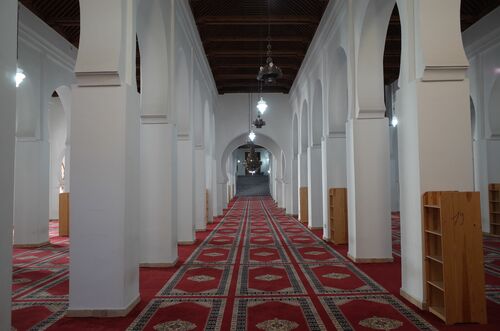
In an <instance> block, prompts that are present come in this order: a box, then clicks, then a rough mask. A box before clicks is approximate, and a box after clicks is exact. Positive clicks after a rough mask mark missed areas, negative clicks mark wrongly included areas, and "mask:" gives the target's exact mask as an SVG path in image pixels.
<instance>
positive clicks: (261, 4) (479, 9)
mask: <svg viewBox="0 0 500 331" xmlns="http://www.w3.org/2000/svg"><path fill="white" fill-rule="evenodd" d="M268 1H269V16H268V6H267V4H268ZM20 2H21V3H22V4H23V5H25V6H26V7H27V8H28V9H30V10H31V11H32V12H33V13H35V14H36V15H37V16H38V17H40V18H41V19H42V20H44V21H45V22H46V23H47V24H49V25H50V26H51V27H52V28H54V30H56V31H57V32H59V33H60V34H61V35H62V36H63V37H64V38H66V39H67V40H68V41H69V42H70V43H72V44H73V45H75V46H76V47H78V42H79V35H80V10H79V2H78V0H50V1H48V0H20ZM189 2H190V5H191V9H192V11H193V14H194V17H195V20H196V25H197V27H198V31H199V32H200V36H201V40H202V42H203V47H204V48H205V52H206V54H207V57H208V61H209V63H210V66H211V69H212V72H213V75H214V78H215V82H216V84H217V89H218V91H219V93H236V92H249V91H252V92H255V91H257V90H258V85H257V80H256V79H255V77H256V75H257V71H258V67H259V65H260V64H263V63H264V62H265V51H266V44H267V29H268V22H269V23H270V27H271V37H272V49H273V59H274V62H275V63H276V65H278V66H279V67H281V69H282V70H283V74H284V75H283V78H282V79H280V80H279V81H278V82H277V83H276V84H275V85H274V86H269V87H265V88H264V91H266V92H283V93H288V91H289V90H290V87H291V86H292V83H293V81H294V79H295V76H296V75H297V71H298V70H299V68H300V65H301V63H302V61H303V59H304V56H305V54H306V52H307V48H308V47H309V43H310V42H311V40H312V37H313V35H314V33H315V31H316V28H317V26H318V24H319V21H320V19H321V16H322V15H323V12H324V10H325V8H326V5H327V4H328V0H190V1H189ZM499 5H500V0H462V5H461V6H462V7H461V15H462V30H465V29H466V28H468V27H469V26H470V25H472V24H474V23H475V22H476V21H478V20H479V19H480V18H482V17H483V16H485V15H486V14H488V13H489V12H490V11H492V10H493V9H495V8H496V7H498V6H499ZM268 17H270V19H269V20H268ZM400 53H401V26H400V21H399V15H398V12H397V8H395V10H394V12H393V16H392V18H391V22H390V24H389V29H388V31H387V41H386V50H385V57H384V73H385V82H386V84H387V83H391V82H393V81H394V80H396V79H397V77H398V75H399V63H400ZM137 62H138V63H140V61H139V59H138V61H137Z"/></svg>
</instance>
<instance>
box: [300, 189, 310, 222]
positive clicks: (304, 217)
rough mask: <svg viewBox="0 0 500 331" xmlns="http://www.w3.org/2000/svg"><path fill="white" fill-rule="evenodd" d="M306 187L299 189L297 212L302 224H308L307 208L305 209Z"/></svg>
mask: <svg viewBox="0 0 500 331" xmlns="http://www.w3.org/2000/svg"><path fill="white" fill-rule="evenodd" d="M307 199H308V198H307V187H301V188H300V189H299V203H300V210H299V220H300V221H301V222H302V223H306V224H307V223H308V217H309V216H308V208H307V204H308V202H307Z"/></svg>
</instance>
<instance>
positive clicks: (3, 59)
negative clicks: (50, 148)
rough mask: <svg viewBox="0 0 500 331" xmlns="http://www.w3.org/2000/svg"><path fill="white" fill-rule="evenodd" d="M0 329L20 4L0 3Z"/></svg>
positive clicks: (5, 302)
mask: <svg viewBox="0 0 500 331" xmlns="http://www.w3.org/2000/svg"><path fill="white" fill-rule="evenodd" d="M0 31H2V33H0V44H1V45H2V47H1V48H0V100H2V103H1V106H0V155H2V157H1V158H0V279H1V280H2V281H0V330H10V329H11V314H12V313H11V295H12V294H11V291H12V220H13V213H14V208H13V207H14V194H13V192H14V151H15V128H16V89H15V84H14V76H15V74H16V45H17V1H14V0H6V1H2V2H0Z"/></svg>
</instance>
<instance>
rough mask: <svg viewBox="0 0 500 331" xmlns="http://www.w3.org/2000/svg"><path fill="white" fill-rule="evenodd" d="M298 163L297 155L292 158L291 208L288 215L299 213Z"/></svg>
mask: <svg viewBox="0 0 500 331" xmlns="http://www.w3.org/2000/svg"><path fill="white" fill-rule="evenodd" d="M298 173H299V161H298V158H297V155H295V156H294V158H293V160H292V169H291V175H292V177H291V179H292V180H291V183H290V200H291V208H290V214H292V215H298V213H299V178H298Z"/></svg>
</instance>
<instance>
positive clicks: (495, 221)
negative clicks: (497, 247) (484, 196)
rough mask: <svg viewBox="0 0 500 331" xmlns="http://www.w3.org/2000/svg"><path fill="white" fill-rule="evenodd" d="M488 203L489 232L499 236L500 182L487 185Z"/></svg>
mask: <svg viewBox="0 0 500 331" xmlns="http://www.w3.org/2000/svg"><path fill="white" fill-rule="evenodd" d="M488 198H489V204H490V233H491V234H493V235H496V236H500V184H490V185H489V186H488Z"/></svg>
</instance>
